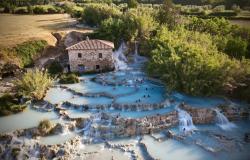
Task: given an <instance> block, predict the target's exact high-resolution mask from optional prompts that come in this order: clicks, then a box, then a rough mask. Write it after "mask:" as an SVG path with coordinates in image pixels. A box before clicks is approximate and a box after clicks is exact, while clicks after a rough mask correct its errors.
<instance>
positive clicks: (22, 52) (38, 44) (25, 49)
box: [15, 40, 48, 66]
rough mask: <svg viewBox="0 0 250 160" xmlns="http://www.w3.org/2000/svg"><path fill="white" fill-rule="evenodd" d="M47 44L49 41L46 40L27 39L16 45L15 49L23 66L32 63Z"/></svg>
mask: <svg viewBox="0 0 250 160" xmlns="http://www.w3.org/2000/svg"><path fill="white" fill-rule="evenodd" d="M47 45H48V43H47V41H45V40H35V41H27V42H24V43H21V44H18V45H17V46H16V47H15V51H16V54H17V56H18V57H19V58H20V59H21V60H22V66H28V65H31V64H32V63H33V59H34V58H37V57H39V56H40V55H41V53H42V51H43V50H44V49H45V47H46V46H47Z"/></svg>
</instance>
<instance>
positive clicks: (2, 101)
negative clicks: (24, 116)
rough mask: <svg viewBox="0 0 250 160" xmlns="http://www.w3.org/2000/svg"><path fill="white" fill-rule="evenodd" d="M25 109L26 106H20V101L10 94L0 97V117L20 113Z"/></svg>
mask: <svg viewBox="0 0 250 160" xmlns="http://www.w3.org/2000/svg"><path fill="white" fill-rule="evenodd" d="M25 108H26V106H25V105H20V104H19V102H18V99H17V98H16V97H14V96H12V95H10V94H4V95H3V96H1V97H0V116H3V115H9V114H13V113H18V112H21V111H23V110H24V109H25Z"/></svg>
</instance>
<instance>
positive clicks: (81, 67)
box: [78, 64, 85, 72]
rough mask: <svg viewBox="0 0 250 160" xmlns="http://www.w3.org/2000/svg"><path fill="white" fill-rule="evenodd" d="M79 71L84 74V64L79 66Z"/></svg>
mask: <svg viewBox="0 0 250 160" xmlns="http://www.w3.org/2000/svg"><path fill="white" fill-rule="evenodd" d="M78 71H79V72H84V71H85V66H84V65H83V64H79V65H78Z"/></svg>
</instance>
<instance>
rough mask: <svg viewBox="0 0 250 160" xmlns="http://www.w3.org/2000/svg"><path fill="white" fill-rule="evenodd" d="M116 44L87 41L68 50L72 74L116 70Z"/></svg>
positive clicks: (103, 41) (94, 40) (102, 41)
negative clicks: (114, 54) (114, 53)
mask: <svg viewBox="0 0 250 160" xmlns="http://www.w3.org/2000/svg"><path fill="white" fill-rule="evenodd" d="M113 48H114V43H112V42H109V41H105V40H98V39H93V40H90V39H88V38H87V39H86V40H84V41H81V42H79V43H77V44H75V45H72V46H70V47H68V48H66V50H67V51H68V56H69V70H70V71H72V72H100V71H107V70H113V69H114V58H113Z"/></svg>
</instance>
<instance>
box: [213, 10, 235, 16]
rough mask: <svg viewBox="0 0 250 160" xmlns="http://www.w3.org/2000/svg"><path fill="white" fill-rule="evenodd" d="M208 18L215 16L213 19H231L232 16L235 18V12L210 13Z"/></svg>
mask: <svg viewBox="0 0 250 160" xmlns="http://www.w3.org/2000/svg"><path fill="white" fill-rule="evenodd" d="M208 15H209V16H215V17H233V16H237V13H236V12H231V11H227V12H212V13H210V14H208Z"/></svg>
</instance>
